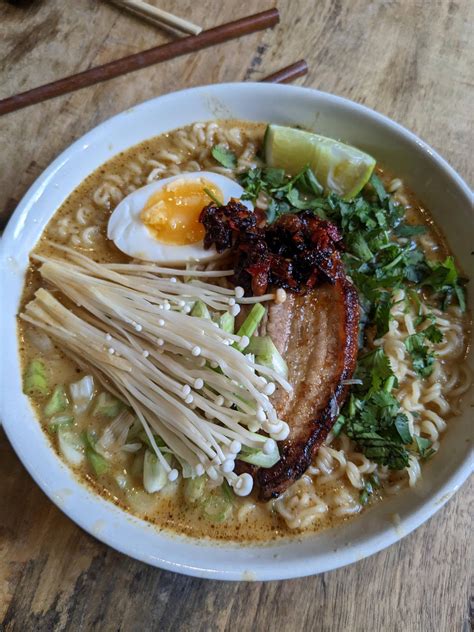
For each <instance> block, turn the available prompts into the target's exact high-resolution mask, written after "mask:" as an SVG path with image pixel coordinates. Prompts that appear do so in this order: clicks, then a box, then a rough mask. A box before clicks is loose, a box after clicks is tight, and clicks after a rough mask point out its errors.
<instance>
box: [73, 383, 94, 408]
mask: <svg viewBox="0 0 474 632" xmlns="http://www.w3.org/2000/svg"><path fill="white" fill-rule="evenodd" d="M69 391H70V392H71V397H72V401H73V404H74V410H75V411H76V412H77V413H79V414H81V413H84V412H85V411H86V410H87V408H88V407H89V404H90V402H91V400H92V398H93V397H94V378H93V377H92V375H85V376H84V377H83V378H82V380H79V381H78V382H74V383H73V384H70V385H69Z"/></svg>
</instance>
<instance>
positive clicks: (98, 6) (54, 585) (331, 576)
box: [0, 0, 474, 632]
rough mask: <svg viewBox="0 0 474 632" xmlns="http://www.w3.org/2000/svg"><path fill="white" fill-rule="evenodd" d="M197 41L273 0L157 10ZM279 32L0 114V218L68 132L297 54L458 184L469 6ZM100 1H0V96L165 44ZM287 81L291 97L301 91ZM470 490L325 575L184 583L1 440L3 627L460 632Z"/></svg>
mask: <svg viewBox="0 0 474 632" xmlns="http://www.w3.org/2000/svg"><path fill="white" fill-rule="evenodd" d="M156 4H157V5H159V6H160V7H161V8H163V9H165V10H168V11H172V12H176V13H179V14H180V15H183V16H184V17H186V18H188V19H190V20H191V21H193V22H195V23H197V24H200V25H201V26H203V27H204V28H209V27H211V26H214V25H215V24H218V23H220V22H225V21H228V20H231V19H235V18H237V17H241V16H244V15H246V14H249V13H253V12H255V11H259V10H264V9H267V8H270V7H271V6H272V4H273V2H272V0H241V1H240V2H232V1H231V0H224V1H223V2H219V3H218V2H217V1H216V0H200V1H199V2H196V1H194V0H181V1H180V2H177V1H173V0H160V1H159V2H156ZM278 6H279V8H280V11H281V24H280V26H278V27H277V28H276V29H274V30H273V31H265V32H262V33H257V34H253V35H251V36H248V37H246V38H243V39H241V40H238V41H233V42H229V43H226V44H224V45H222V46H220V47H218V48H214V49H210V50H206V51H201V52H200V53H198V54H197V55H194V56H192V57H191V56H188V57H183V58H180V59H176V60H172V61H170V62H167V63H166V64H164V65H162V66H158V67H151V68H147V69H145V70H141V71H139V72H136V73H134V74H131V75H128V76H126V77H119V78H116V79H114V80H111V81H109V82H107V83H104V84H100V85H97V86H94V87H91V88H87V89H84V90H81V91H79V92H76V93H74V94H72V95H68V96H63V97H59V98H57V99H54V100H52V101H49V102H47V103H43V104H40V105H36V106H33V107H31V108H26V109H24V110H22V111H19V112H16V113H13V114H9V115H7V116H4V117H2V118H0V141H1V143H0V146H1V149H2V150H1V152H0V217H2V216H3V218H5V217H6V216H7V215H8V214H9V212H10V211H11V209H12V208H14V207H15V205H16V203H17V202H18V200H19V199H20V198H21V197H22V195H23V194H24V193H25V191H26V190H27V188H28V187H29V186H30V184H31V183H32V182H33V181H34V179H35V178H36V177H37V176H38V175H39V174H40V172H41V171H42V170H43V169H44V168H45V167H46V166H47V165H48V164H49V163H50V162H51V160H52V159H53V158H54V157H55V156H57V154H58V153H59V152H60V151H62V150H63V149H64V148H65V147H66V146H67V145H69V144H70V143H71V142H72V141H73V140H74V139H76V138H77V137H78V136H80V135H81V134H83V133H84V132H86V131H87V130H89V129H90V128H91V127H93V126H94V125H96V124H98V123H99V122H101V121H103V120H104V119H106V118H108V117H109V116H111V115H113V114H115V113H117V112H119V111H121V110H123V109H125V108H127V107H129V106H132V105H133V104H135V103H137V102H140V101H143V100H145V99H148V98H150V97H154V96H157V95H160V94H164V93H167V92H171V91H173V90H177V89H179V88H182V87H186V86H194V85H200V84H206V83H213V82H220V81H238V80H243V79H245V80H252V79H253V80H256V79H259V78H261V77H263V76H265V75H267V74H269V73H271V72H273V71H275V70H277V69H278V68H280V67H281V66H285V65H287V64H289V63H291V62H293V61H296V60H297V59H300V58H302V57H304V58H306V59H307V60H308V62H309V64H310V73H309V75H308V76H307V77H306V78H305V80H304V85H307V86H312V87H317V88H320V89H322V90H326V91H329V92H334V93H336V94H340V95H343V96H346V97H349V98H351V99H353V100H355V101H358V102H360V103H364V104H366V105H368V106H370V107H373V108H375V109H376V110H378V111H379V112H382V113H384V114H387V115H388V116H390V117H392V118H393V119H395V120H396V121H398V122H400V123H402V124H403V125H405V126H406V127H408V128H410V129H412V130H413V131H414V132H415V133H417V134H418V135H420V136H421V137H422V138H423V139H424V140H426V141H427V142H429V143H430V144H431V145H432V146H434V147H435V148H436V149H437V150H439V151H440V152H441V153H442V154H443V155H444V156H445V157H446V158H447V159H448V161H450V162H451V164H452V165H453V166H454V168H455V169H457V170H458V171H459V172H460V173H461V175H462V176H464V177H465V178H466V179H467V181H468V182H469V183H471V184H472V181H473V167H472V151H471V150H472V140H473V134H472V131H473V130H472V113H471V106H472V102H473V91H472V83H473V77H472V70H471V69H472V59H473V57H472V41H473V38H472V19H473V4H472V3H469V2H468V1H467V0H464V1H455V0H404V1H396V0H378V1H370V0H320V1H318V2H315V1H314V0H291V2H290V0H281V1H280V2H278ZM169 37H170V36H169V35H168V34H166V33H163V32H160V31H158V30H157V29H156V28H155V27H154V26H152V25H149V24H146V23H144V22H142V21H140V20H139V19H136V18H134V17H133V16H131V15H129V14H125V13H122V12H120V11H119V10H117V9H116V8H114V7H113V6H112V5H110V4H109V3H106V2H102V1H100V0H74V1H73V2H64V1H63V0H43V1H41V0H37V1H29V2H28V1H27V0H23V2H20V1H19V0H18V1H17V2H13V0H12V1H11V2H8V3H7V2H5V1H4V0H0V60H1V62H0V63H1V75H0V76H1V81H0V98H2V97H6V96H8V95H10V94H13V93H15V92H20V91H22V90H26V89H29V88H32V87H34V86H37V85H39V84H41V83H45V82H47V81H53V80H55V79H58V78H60V77H62V76H64V75H68V74H71V73H73V72H77V71H79V70H84V69H86V68H89V67H90V66H93V65H96V64H100V63H104V62H107V61H110V60H112V59H115V58H117V57H120V56H123V55H127V54H130V53H134V52H137V51H140V50H141V49H146V48H149V47H150V46H153V45H156V44H159V43H163V42H165V41H168V40H169ZM299 83H303V81H302V80H299ZM473 499H474V487H473V485H472V482H471V483H470V484H466V485H465V486H464V488H463V489H461V490H460V491H459V493H458V494H457V495H456V496H455V497H454V498H453V499H451V500H450V501H449V502H448V504H447V505H446V506H445V507H444V509H442V510H441V511H440V512H439V513H438V514H437V515H436V516H435V517H434V518H432V519H431V520H430V521H428V523H427V524H425V525H424V526H422V527H420V528H419V529H418V530H417V531H416V532H415V533H414V534H412V535H410V536H408V537H407V538H405V539H404V540H403V541H401V542H399V543H398V544H396V545H394V546H392V547H390V548H389V549H388V550H386V551H383V552H381V553H379V554H377V555H375V556H373V557H371V558H369V559H367V560H364V561H361V562H359V563H357V564H355V565H352V566H350V567H347V568H344V569H340V570H338V571H335V572H332V573H324V574H322V575H319V576H314V577H311V578H306V579H299V580H292V581H284V582H269V583H265V584H264V583H235V584H231V583H219V582H214V581H202V580H198V579H192V578H186V577H182V576H179V575H175V574H172V573H168V572H165V571H160V570H158V569H154V568H150V567H147V566H145V565H144V564H142V563H139V562H136V561H134V560H131V559H129V558H127V557H125V556H123V555H121V554H119V553H116V552H115V551H113V550H111V549H109V548H108V547H106V546H105V545H103V544H101V543H100V542H98V541H96V540H95V539H94V538H92V537H91V536H89V535H87V534H85V533H84V532H83V531H81V530H80V529H79V528H78V527H77V526H75V525H74V524H73V523H72V522H71V521H70V520H69V519H68V518H66V517H65V516H64V515H63V514H62V513H61V512H60V511H59V510H58V509H57V508H56V507H55V506H54V505H53V504H52V503H51V502H50V501H49V500H48V499H47V498H46V497H45V496H44V494H43V493H42V492H41V491H40V489H39V488H38V487H37V486H36V485H35V483H34V482H33V481H32V480H31V478H30V477H29V475H28V474H27V473H26V471H25V470H24V468H23V466H22V465H21V463H20V462H19V460H18V459H17V457H16V456H15V454H14V452H13V451H12V449H11V448H10V446H9V444H8V442H7V440H6V438H5V436H4V435H3V433H2V432H1V431H0V622H3V623H0V630H2V631H9V632H10V631H13V630H15V631H18V632H30V631H34V632H36V631H43V630H48V631H49V630H54V631H55V630H65V631H76V630H84V631H89V630H99V631H108V630H114V631H119V630H120V631H140V632H141V631H146V630H157V631H160V632H166V631H168V630H169V631H171V630H172V631H173V632H182V631H192V632H194V631H203V632H204V631H206V632H207V631H227V630H228V631H234V630H238V632H247V631H249V632H250V631H252V632H254V631H256V632H260V631H262V632H267V631H273V630H275V631H276V630H278V631H279V632H287V631H288V632H300V631H303V630H304V631H315V632H319V631H337V632H340V631H355V632H359V631H360V632H363V631H364V632H366V631H369V632H372V631H377V632H378V631H379V630H384V631H388V632H402V631H408V632H418V631H420V632H425V631H427V632H428V631H431V630H435V631H436V632H451V631H456V632H457V631H459V632H468V630H470V629H471V626H470V614H469V591H470V582H471V579H472V564H473V548H472V535H471V534H472V508H473Z"/></svg>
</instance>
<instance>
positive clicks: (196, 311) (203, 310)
mask: <svg viewBox="0 0 474 632" xmlns="http://www.w3.org/2000/svg"><path fill="white" fill-rule="evenodd" d="M190 315H191V316H195V317H196V318H205V319H206V320H211V314H210V312H209V309H208V307H207V305H206V303H204V302H203V301H201V300H197V301H196V302H195V303H194V305H193V308H192V310H191V314H190Z"/></svg>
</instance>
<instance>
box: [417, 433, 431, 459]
mask: <svg viewBox="0 0 474 632" xmlns="http://www.w3.org/2000/svg"><path fill="white" fill-rule="evenodd" d="M415 444H416V448H417V450H418V453H419V455H420V456H421V458H422V459H429V458H430V456H433V454H435V452H436V450H433V448H432V445H433V443H432V442H431V441H430V440H429V439H425V437H419V436H418V435H415Z"/></svg>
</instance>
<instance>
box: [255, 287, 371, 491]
mask: <svg viewBox="0 0 474 632" xmlns="http://www.w3.org/2000/svg"><path fill="white" fill-rule="evenodd" d="M358 325H359V302H358V297H357V292H356V290H355V288H354V286H353V285H352V284H351V283H350V282H349V281H348V280H347V279H346V278H345V277H344V276H341V277H339V278H338V279H337V280H336V282H335V283H334V284H333V285H331V284H329V283H326V284H324V285H320V286H318V287H317V288H316V289H314V290H313V291H311V292H310V293H308V294H306V295H305V296H295V295H291V294H288V296H287V300H286V301H285V303H282V304H280V305H273V306H272V307H271V308H270V310H269V315H268V320H267V322H266V332H262V333H266V334H267V335H269V336H271V338H272V340H273V342H274V344H275V345H276V347H277V348H278V350H279V351H280V353H281V354H282V356H283V357H284V358H285V360H286V362H287V364H288V372H289V381H290V383H291V385H292V386H293V393H290V394H289V393H286V392H285V391H284V390H283V389H278V390H277V392H276V393H275V395H274V396H273V398H272V399H273V403H274V405H275V408H276V410H277V413H278V416H279V418H280V419H283V420H285V421H286V422H287V423H288V424H289V426H290V434H289V436H288V438H287V439H286V440H285V441H282V442H280V443H279V448H280V454H281V459H280V461H278V463H276V464H275V465H274V466H273V467H271V468H259V469H257V468H255V469H254V470H253V472H252V474H253V476H254V479H255V482H256V483H257V486H258V488H259V495H260V498H261V499H262V500H265V501H267V500H270V499H271V498H276V497H278V496H279V495H280V494H282V493H283V492H284V491H285V490H286V489H288V487H289V486H290V485H291V484H292V483H294V482H295V481H296V480H297V479H298V478H300V476H302V474H304V472H305V471H306V469H307V468H308V466H309V465H310V464H311V461H312V459H313V457H314V455H315V454H316V452H317V450H318V448H319V447H320V445H321V444H322V442H323V441H324V440H325V439H326V437H327V436H328V434H329V432H330V430H331V428H332V427H333V425H334V423H335V421H336V418H337V415H338V411H339V408H340V407H341V406H342V404H343V403H344V400H345V398H346V395H347V391H348V388H349V387H348V386H347V385H346V384H345V383H344V382H345V380H348V379H350V378H351V377H352V375H353V372H354V369H355V365H356V360H357V350H358Z"/></svg>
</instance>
